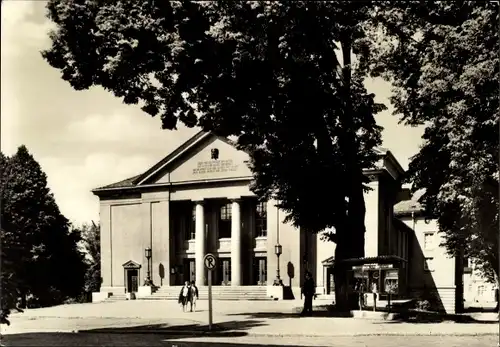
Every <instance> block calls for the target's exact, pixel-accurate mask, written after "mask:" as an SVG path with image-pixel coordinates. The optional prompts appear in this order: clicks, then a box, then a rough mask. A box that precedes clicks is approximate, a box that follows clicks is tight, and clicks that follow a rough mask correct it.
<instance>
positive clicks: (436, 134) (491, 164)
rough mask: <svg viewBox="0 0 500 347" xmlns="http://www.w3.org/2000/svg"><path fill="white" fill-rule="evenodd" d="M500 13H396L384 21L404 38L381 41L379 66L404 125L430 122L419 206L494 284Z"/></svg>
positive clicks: (421, 159) (453, 7) (459, 9)
mask: <svg viewBox="0 0 500 347" xmlns="http://www.w3.org/2000/svg"><path fill="white" fill-rule="evenodd" d="M498 13H499V11H498V4H495V3H493V2H479V1H464V2H462V1H460V2H425V3H423V4H422V3H413V4H412V5H411V6H410V5H408V6H403V7H400V8H393V10H392V11H391V12H390V16H387V17H386V18H387V19H386V20H387V21H390V22H391V24H392V27H393V28H394V30H398V31H399V32H403V31H404V32H405V35H406V39H405V40H402V39H399V40H394V41H393V42H394V44H393V45H386V44H381V45H380V46H379V47H378V49H379V54H380V56H379V59H377V60H374V62H377V64H374V66H373V67H372V69H371V71H372V72H373V73H375V74H381V76H383V77H385V78H386V79H387V80H388V81H390V82H391V83H392V85H393V86H394V94H393V98H392V103H393V104H394V106H395V109H394V112H395V113H396V114H400V115H401V121H402V122H404V123H405V124H407V125H425V133H424V135H423V140H424V143H423V146H422V148H421V149H420V152H419V153H418V154H417V155H415V156H414V157H413V158H412V160H411V163H410V168H409V172H408V180H409V181H411V182H413V189H414V190H419V189H425V194H424V195H423V196H422V198H421V202H422V203H424V205H425V207H426V209H427V213H428V214H429V216H431V217H435V218H437V219H438V223H439V227H440V230H441V231H442V232H443V233H444V235H445V237H446V243H445V244H446V246H447V248H448V250H449V252H450V253H451V254H454V255H457V256H461V252H462V250H464V251H465V256H469V257H472V258H474V259H475V261H476V262H477V263H478V265H479V266H480V267H482V268H483V270H485V273H486V274H489V277H490V278H494V274H495V273H496V275H497V276H498V225H499V220H498V213H499V204H498V192H499V186H498V180H499V167H498V163H499V154H498V139H499V119H500V118H499V108H498V107H499V104H498V98H499V95H498V81H499V80H500V76H499V57H498V51H499V41H498V23H499V17H498ZM402 18H403V19H404V21H401V19H402ZM405 23H413V25H412V26H408V25H406V24H405Z"/></svg>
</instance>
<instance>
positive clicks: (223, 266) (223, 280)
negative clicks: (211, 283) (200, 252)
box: [218, 259, 231, 286]
mask: <svg viewBox="0 0 500 347" xmlns="http://www.w3.org/2000/svg"><path fill="white" fill-rule="evenodd" d="M218 278H219V280H220V284H221V285H223V286H228V285H230V284H231V260H230V259H221V260H220V262H219V274H218Z"/></svg>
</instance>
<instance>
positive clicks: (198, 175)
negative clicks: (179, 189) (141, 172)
mask: <svg viewBox="0 0 500 347" xmlns="http://www.w3.org/2000/svg"><path fill="white" fill-rule="evenodd" d="M214 153H215V154H216V155H215V156H214ZM249 159H250V158H249V155H248V154H247V153H246V152H244V151H240V150H238V149H236V147H235V146H234V145H233V144H232V143H231V142H230V141H229V140H227V139H224V138H221V137H217V136H215V135H210V136H207V137H206V138H204V139H203V140H202V141H200V142H199V143H198V144H196V145H195V146H193V147H191V148H189V149H187V150H186V151H185V153H184V154H183V155H180V156H179V157H178V158H177V159H176V160H173V161H172V162H170V163H168V164H167V165H165V166H164V167H163V168H162V169H161V170H159V172H158V174H157V175H156V177H154V178H153V179H152V180H151V181H150V182H148V184H154V183H158V184H162V183H163V184H164V183H177V182H193V181H206V180H210V181H213V180H224V179H234V178H251V177H252V173H251V171H250V169H249V167H248V164H247V163H248V161H249Z"/></svg>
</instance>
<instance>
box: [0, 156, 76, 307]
mask: <svg viewBox="0 0 500 347" xmlns="http://www.w3.org/2000/svg"><path fill="white" fill-rule="evenodd" d="M3 158H4V163H5V165H4V170H3V172H2V186H1V188H2V192H1V193H2V196H1V198H2V211H1V213H2V241H3V242H4V245H5V246H6V247H5V249H3V251H4V254H3V256H4V257H3V259H2V262H3V263H5V264H6V265H9V264H12V266H13V268H12V270H13V275H12V276H11V277H10V278H11V279H15V281H16V284H17V291H18V292H19V295H18V294H17V293H15V295H16V297H19V296H20V297H21V298H22V299H23V300H25V299H26V297H27V296H28V295H30V296H32V297H33V299H34V300H35V301H37V302H38V304H41V305H51V304H57V303H61V302H62V301H63V300H64V299H65V298H67V297H74V296H77V295H79V294H80V293H81V290H82V287H83V281H84V272H85V264H84V262H83V254H82V253H81V252H80V251H79V250H78V249H77V247H78V242H79V241H80V236H79V234H78V233H72V232H70V223H69V222H68V220H67V219H66V218H65V217H64V216H63V215H62V214H61V213H60V211H59V208H58V206H57V204H56V202H55V200H54V197H53V195H52V193H51V192H50V189H49V188H48V187H47V177H46V175H45V173H44V172H43V171H42V169H41V167H40V165H39V164H38V162H37V161H36V160H35V159H34V158H33V156H32V155H31V154H30V153H29V152H28V150H27V148H26V147H25V146H21V147H19V148H18V150H17V152H16V153H15V154H14V155H13V156H12V157H10V158H5V157H3ZM12 295H14V294H12ZM25 305H26V303H25V302H23V304H22V306H25Z"/></svg>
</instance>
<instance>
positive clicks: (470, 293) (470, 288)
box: [463, 264, 497, 306]
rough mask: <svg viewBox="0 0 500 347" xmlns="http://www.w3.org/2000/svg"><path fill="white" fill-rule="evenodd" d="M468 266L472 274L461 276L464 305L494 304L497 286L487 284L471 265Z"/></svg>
mask: <svg viewBox="0 0 500 347" xmlns="http://www.w3.org/2000/svg"><path fill="white" fill-rule="evenodd" d="M469 266H470V267H471V268H472V272H471V273H466V274H464V275H463V281H464V300H465V303H466V304H467V305H469V306H481V305H483V304H493V303H495V290H496V288H497V285H496V284H494V283H489V282H487V281H486V279H485V278H484V277H483V276H482V274H481V273H480V272H479V270H477V269H475V268H474V265H473V264H469Z"/></svg>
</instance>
